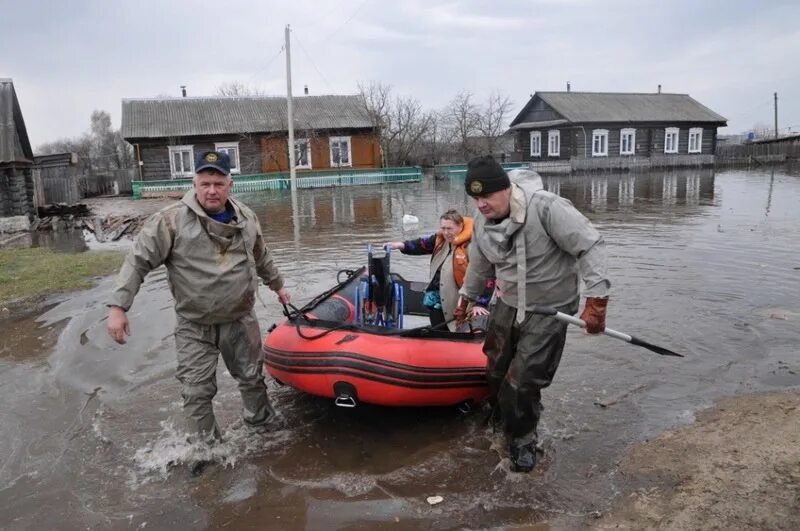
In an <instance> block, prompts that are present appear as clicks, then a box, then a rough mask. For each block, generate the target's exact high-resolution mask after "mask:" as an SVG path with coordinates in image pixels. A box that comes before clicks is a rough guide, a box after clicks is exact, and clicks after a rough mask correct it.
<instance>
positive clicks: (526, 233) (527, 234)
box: [461, 170, 611, 322]
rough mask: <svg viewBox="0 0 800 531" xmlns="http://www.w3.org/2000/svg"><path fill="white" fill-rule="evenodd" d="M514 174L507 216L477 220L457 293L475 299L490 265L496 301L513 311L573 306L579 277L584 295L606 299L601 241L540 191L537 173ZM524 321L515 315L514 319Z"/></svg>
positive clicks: (568, 208)
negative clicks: (511, 308)
mask: <svg viewBox="0 0 800 531" xmlns="http://www.w3.org/2000/svg"><path fill="white" fill-rule="evenodd" d="M515 173H517V175H516V177H518V179H514V180H513V181H512V185H511V187H512V191H511V213H510V215H509V217H507V218H506V219H504V220H502V221H500V222H493V221H489V220H487V219H486V218H484V217H483V216H480V215H479V216H477V220H476V223H475V235H474V236H473V238H472V243H471V244H470V247H469V269H468V270H467V276H466V279H465V280H464V285H463V286H462V287H461V294H462V295H464V296H465V297H467V298H469V299H475V298H476V297H478V295H480V293H481V291H482V289H483V286H484V283H485V278H486V277H487V276H489V275H490V274H491V271H492V267H494V271H495V274H496V276H497V285H498V295H499V297H500V298H501V299H502V300H503V301H504V302H505V303H506V304H508V305H509V306H513V307H514V308H517V309H519V308H524V309H525V310H526V311H528V310H531V309H532V308H533V305H535V304H546V305H549V306H563V305H566V304H570V303H576V302H577V299H578V297H579V288H578V279H579V277H581V278H583V281H584V284H585V289H584V294H585V295H586V296H588V297H606V296H607V295H608V291H609V288H610V286H611V283H610V282H609V280H608V279H607V277H606V250H605V244H604V242H603V237H602V236H601V235H600V233H598V232H597V230H596V229H595V228H594V227H593V226H592V224H591V223H590V222H589V220H588V219H586V217H585V216H583V214H581V213H580V212H578V211H577V210H576V209H575V207H573V206H572V203H570V202H569V201H568V200H566V199H563V198H561V197H559V196H558V195H556V194H553V193H550V192H547V191H545V190H543V189H542V188H541V179H540V178H539V176H538V174H536V173H535V172H531V171H527V170H526V171H522V172H515ZM524 318H525V312H524V311H522V312H519V311H518V312H517V319H518V320H519V321H520V322H521V321H522V320H524Z"/></svg>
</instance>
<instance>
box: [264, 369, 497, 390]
mask: <svg viewBox="0 0 800 531" xmlns="http://www.w3.org/2000/svg"><path fill="white" fill-rule="evenodd" d="M267 365H269V366H270V367H274V368H275V369H278V370H281V371H284V372H288V373H292V374H319V375H322V374H339V375H342V376H352V377H354V378H361V379H363V380H370V381H373V382H378V383H384V384H388V385H394V386H396V387H408V388H410V389H429V390H436V389H459V388H464V387H486V385H487V384H486V381H485V380H481V381H475V380H469V381H464V382H458V383H439V384H437V383H418V382H398V381H395V380H390V379H387V378H381V377H380V376H376V375H374V374H364V373H360V372H355V371H352V370H346V369H336V368H326V369H291V368H285V367H281V366H278V365H275V364H273V363H270V362H267ZM284 383H288V382H284Z"/></svg>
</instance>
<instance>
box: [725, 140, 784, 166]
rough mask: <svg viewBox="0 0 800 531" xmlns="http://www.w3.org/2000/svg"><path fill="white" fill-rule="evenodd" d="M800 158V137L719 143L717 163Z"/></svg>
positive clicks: (765, 161)
mask: <svg viewBox="0 0 800 531" xmlns="http://www.w3.org/2000/svg"><path fill="white" fill-rule="evenodd" d="M790 159H794V160H797V159H800V139H793V140H787V141H781V140H777V141H773V142H753V143H750V144H734V145H730V146H726V145H718V146H717V151H716V163H717V164H723V165H724V164H743V163H745V164H749V163H769V162H784V161H786V160H790Z"/></svg>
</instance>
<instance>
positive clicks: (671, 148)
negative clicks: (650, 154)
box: [664, 127, 679, 153]
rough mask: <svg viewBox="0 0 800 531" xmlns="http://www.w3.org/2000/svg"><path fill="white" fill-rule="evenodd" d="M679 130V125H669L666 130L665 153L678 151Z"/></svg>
mask: <svg viewBox="0 0 800 531" xmlns="http://www.w3.org/2000/svg"><path fill="white" fill-rule="evenodd" d="M678 132H679V129H678V128H677V127H667V128H666V129H665V131H664V153H677V152H678Z"/></svg>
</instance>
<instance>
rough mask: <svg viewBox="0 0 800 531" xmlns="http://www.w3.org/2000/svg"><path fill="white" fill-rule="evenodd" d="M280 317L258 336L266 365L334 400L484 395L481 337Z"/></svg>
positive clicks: (390, 401)
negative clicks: (408, 333)
mask: <svg viewBox="0 0 800 531" xmlns="http://www.w3.org/2000/svg"><path fill="white" fill-rule="evenodd" d="M298 330H299V331H300V333H302V334H303V335H304V336H306V337H315V336H318V335H320V334H321V333H323V332H326V329H321V328H320V327H315V326H303V325H302V324H301V325H299V326H298V325H296V324H295V323H293V322H290V321H285V322H284V323H282V324H281V325H279V326H277V327H276V328H275V329H274V330H273V331H272V332H270V334H269V335H268V336H267V337H266V339H265V340H264V365H265V368H266V370H267V372H268V373H269V374H270V375H271V376H272V377H273V378H275V379H277V380H278V381H280V382H281V383H283V384H286V385H289V386H291V387H293V388H295V389H298V390H300V391H303V392H306V393H309V394H312V395H316V396H321V397H327V398H332V399H335V400H337V403H340V401H342V402H341V403H340V405H345V404H347V405H355V404H357V403H368V404H376V405H382V406H451V405H459V404H462V403H465V402H475V403H477V402H480V401H481V400H483V399H485V398H486V397H487V395H488V387H487V384H486V356H485V355H484V353H483V350H482V346H483V342H482V340H478V339H470V338H468V339H460V338H454V339H450V338H417V337H400V336H392V335H385V334H380V333H371V332H369V331H363V330H358V331H353V330H335V329H333V330H330V331H329V332H327V333H325V335H323V336H322V337H319V338H317V339H304V338H303V337H301V336H300V334H298Z"/></svg>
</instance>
